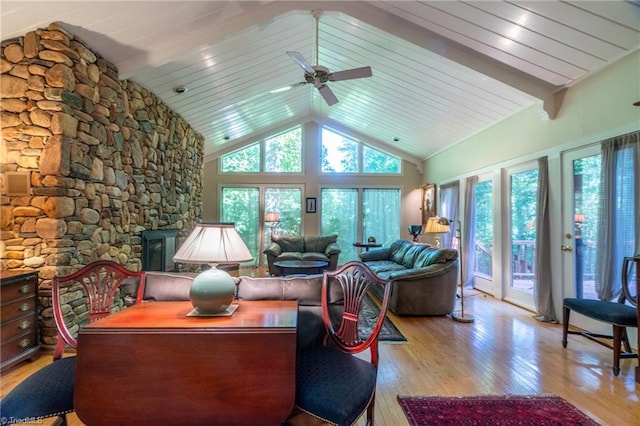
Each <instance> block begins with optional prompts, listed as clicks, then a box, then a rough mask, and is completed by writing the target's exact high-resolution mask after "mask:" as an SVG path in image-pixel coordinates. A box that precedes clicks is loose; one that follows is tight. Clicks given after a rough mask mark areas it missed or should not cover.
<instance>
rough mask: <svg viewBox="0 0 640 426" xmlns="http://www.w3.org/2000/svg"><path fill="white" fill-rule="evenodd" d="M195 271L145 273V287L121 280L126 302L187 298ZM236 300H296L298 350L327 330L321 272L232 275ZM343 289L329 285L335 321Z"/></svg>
mask: <svg viewBox="0 0 640 426" xmlns="http://www.w3.org/2000/svg"><path fill="white" fill-rule="evenodd" d="M196 275H197V273H188V272H156V271H153V272H152V271H147V272H145V285H144V288H140V287H139V286H138V282H137V279H128V280H127V282H123V284H122V285H121V288H120V291H121V292H122V294H123V296H124V299H125V304H126V305H132V304H134V303H140V302H142V303H153V302H154V301H176V300H189V289H190V288H191V282H192V281H193V278H194V277H195V276H196ZM234 281H235V283H236V296H235V298H236V299H237V300H297V301H298V331H297V343H298V349H304V348H307V347H310V346H313V345H319V344H322V342H323V339H324V337H325V334H326V331H325V328H324V323H323V322H322V297H321V289H322V275H305V276H293V277H264V278H254V277H246V276H240V277H234ZM342 300H343V298H342V291H341V289H340V288H339V286H334V285H332V292H331V297H330V300H329V303H330V315H331V318H334V319H335V321H337V320H338V319H339V318H340V316H341V315H342Z"/></svg>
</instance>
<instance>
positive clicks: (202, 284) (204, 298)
mask: <svg viewBox="0 0 640 426" xmlns="http://www.w3.org/2000/svg"><path fill="white" fill-rule="evenodd" d="M235 294H236V285H235V283H234V281H233V278H231V275H229V274H228V273H227V272H225V271H223V270H222V269H218V268H216V267H215V266H214V265H212V267H211V269H208V270H206V271H203V272H201V273H200V274H198V276H196V277H195V278H194V279H193V283H191V289H190V290H189V299H191V304H192V305H193V307H194V308H195V309H196V310H197V311H198V313H200V314H220V313H223V312H225V310H226V309H227V308H228V307H229V305H231V302H232V301H233V298H234V296H235Z"/></svg>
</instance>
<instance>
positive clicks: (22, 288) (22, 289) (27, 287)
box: [20, 284, 31, 294]
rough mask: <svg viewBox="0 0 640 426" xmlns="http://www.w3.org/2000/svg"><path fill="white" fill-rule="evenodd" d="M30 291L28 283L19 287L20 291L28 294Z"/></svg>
mask: <svg viewBox="0 0 640 426" xmlns="http://www.w3.org/2000/svg"><path fill="white" fill-rule="evenodd" d="M30 292H31V286H30V285H29V284H25V285H23V286H22V287H20V293H22V294H28V293H30Z"/></svg>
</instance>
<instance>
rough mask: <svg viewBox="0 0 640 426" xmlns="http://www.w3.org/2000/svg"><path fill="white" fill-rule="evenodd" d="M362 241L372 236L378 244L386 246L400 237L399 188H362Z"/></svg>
mask: <svg viewBox="0 0 640 426" xmlns="http://www.w3.org/2000/svg"><path fill="white" fill-rule="evenodd" d="M363 195H364V197H363V198H364V200H363V210H364V212H363V216H364V217H363V220H362V232H363V235H362V241H367V238H369V237H371V236H374V237H375V238H376V241H377V242H378V243H380V244H383V245H385V246H388V245H389V244H391V243H392V242H394V241H395V240H397V239H398V238H400V190H398V189H371V188H366V189H365V190H364V194H363Z"/></svg>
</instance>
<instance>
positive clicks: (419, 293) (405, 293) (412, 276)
mask: <svg viewBox="0 0 640 426" xmlns="http://www.w3.org/2000/svg"><path fill="white" fill-rule="evenodd" d="M360 259H361V260H362V261H363V262H364V263H365V264H366V265H367V266H369V268H371V270H372V271H373V272H374V273H375V274H376V275H378V276H379V277H381V278H384V279H386V280H390V281H391V299H390V300H389V309H390V310H391V312H393V313H395V314H396V315H447V314H450V313H452V312H453V309H454V307H455V303H456V288H457V285H458V272H459V269H458V268H459V265H458V252H457V251H456V250H452V249H446V248H441V249H438V248H434V247H430V246H428V245H424V244H416V243H412V242H410V241H405V240H396V241H394V242H393V243H391V245H390V246H389V247H382V248H377V249H372V250H369V251H365V252H362V253H360ZM373 291H374V293H375V294H376V295H377V296H378V297H379V298H381V297H382V292H383V289H382V288H377V287H374V288H373Z"/></svg>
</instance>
